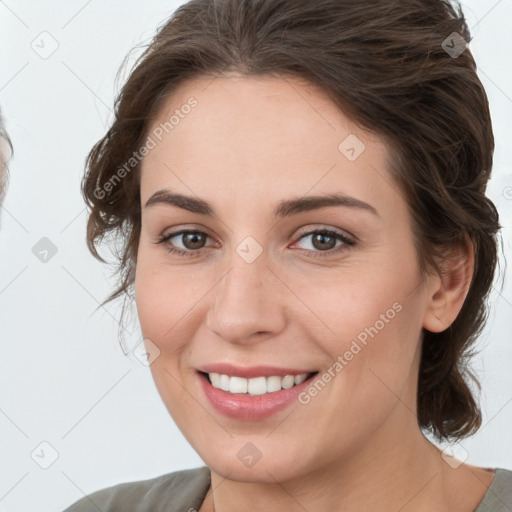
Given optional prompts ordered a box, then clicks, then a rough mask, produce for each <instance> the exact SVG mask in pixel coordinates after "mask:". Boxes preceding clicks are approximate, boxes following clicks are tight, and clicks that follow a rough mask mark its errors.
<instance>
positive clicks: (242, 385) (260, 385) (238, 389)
mask: <svg viewBox="0 0 512 512" xmlns="http://www.w3.org/2000/svg"><path fill="white" fill-rule="evenodd" d="M308 375H309V374H308V373H302V374H300V375H285V376H284V377H280V376H278V375H273V376H271V377H255V378H253V379H244V378H243V377H230V376H229V375H224V374H219V373H209V374H208V376H209V377H210V382H211V383H212V386H213V387H214V388H217V389H222V390H223V391H228V392H229V393H233V394H240V393H246V394H247V393H248V394H249V395H264V394H265V393H273V392H275V391H280V390H281V389H290V388H291V387H293V386H296V385H298V384H301V383H302V382H304V381H305V380H306V379H307V378H308Z"/></svg>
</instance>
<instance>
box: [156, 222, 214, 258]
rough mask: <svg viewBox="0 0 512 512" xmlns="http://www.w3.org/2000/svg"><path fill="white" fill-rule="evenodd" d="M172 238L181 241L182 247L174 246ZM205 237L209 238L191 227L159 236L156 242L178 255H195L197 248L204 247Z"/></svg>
mask: <svg viewBox="0 0 512 512" xmlns="http://www.w3.org/2000/svg"><path fill="white" fill-rule="evenodd" d="M173 238H176V240H177V241H181V244H182V245H183V246H184V248H183V249H181V248H179V247H176V242H171V241H172V240H173ZM207 238H210V237H209V236H208V235H207V234H206V233H204V232H202V231H194V230H191V229H182V230H180V231H175V232H173V233H169V234H167V235H164V236H162V237H160V238H159V239H158V241H157V243H158V244H164V246H165V248H166V250H167V251H169V252H170V253H173V254H178V255H180V256H196V255H197V253H198V250H199V249H202V248H203V247H204V243H205V241H206V239H207Z"/></svg>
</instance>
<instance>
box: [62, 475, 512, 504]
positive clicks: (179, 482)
mask: <svg viewBox="0 0 512 512" xmlns="http://www.w3.org/2000/svg"><path fill="white" fill-rule="evenodd" d="M495 471H496V475H495V477H494V479H493V481H492V483H491V485H490V487H489V489H488V490H487V492H486V493H485V496H484V498H483V500H482V501H481V502H480V505H478V507H477V508H476V510H475V511H474V512H512V471H508V470H506V469H496V470H495ZM209 486H210V470H209V469H208V467H206V466H202V467H200V468H195V469H187V470H183V471H175V472H173V473H168V474H166V475H162V476H159V477H157V478H152V479H150V480H141V481H138V482H127V483H123V484H117V485H114V486H112V487H107V488H105V489H101V490H99V491H96V492H93V493H92V494H89V495H88V496H85V497H83V498H81V499H80V500H78V501H77V502H75V503H74V504H73V505H71V506H70V507H68V508H67V509H66V510H64V512H97V511H98V510H101V512H129V511H133V512H195V511H197V510H199V509H200V508H201V505H202V503H203V501H204V498H205V496H206V493H207V491H208V488H209Z"/></svg>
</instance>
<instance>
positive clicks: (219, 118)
mask: <svg viewBox="0 0 512 512" xmlns="http://www.w3.org/2000/svg"><path fill="white" fill-rule="evenodd" d="M191 96H193V97H194V98H196V99H197V101H198V105H197V106H196V107H195V108H193V109H192V110H191V112H190V113H189V114H188V115H186V116H184V118H183V119H181V120H180V122H179V124H178V125H176V126H175V127H174V129H173V130H172V131H170V132H169V134H168V135H166V136H165V137H163V138H162V141H161V142H159V143H158V144H157V146H156V147H155V148H154V149H152V150H151V151H150V152H149V154H148V155H147V156H146V157H145V158H144V161H143V163H142V167H141V204H142V227H141V236H140V242H139V248H138V255H137V270H136V282H135V289H136V303H137V309H138V315H139V319H140V324H141V329H142V334H143V336H144V338H145V339H148V340H151V344H152V345H153V346H156V347H158V350H159V351H160V353H159V356H158V357H157V358H156V359H155V360H154V362H153V363H152V364H151V371H152V375H153V378H154V380H155V383H156V386H157V388H158V390H159V393H160V395H161V397H162V400H163V402H164V403H165V405H166V407H167V409H168V410H169V412H170V414H171V415H172V417H173V419H174V421H175V422H176V424H177V425H178V427H179V428H180V429H181V431H182V432H183V434H184V435H185V436H186V438H187V439H188V441H189V442H190V444H191V445H192V446H193V447H194V449H195V450H196V451H197V452H198V454H199V455H200V456H201V458H202V459H203V460H204V461H205V463H206V464H207V466H208V467H209V468H210V470H211V475H212V488H213V492H211V490H210V492H209V493H208V495H207V497H206V499H205V501H204V503H203V506H202V507H201V511H202V512H205V511H210V510H214V508H213V507H214V505H215V510H217V511H218V512H227V511H235V510H249V509H250V510H254V511H259V510H265V511H277V510H279V511H283V510H286V511H295V510H301V511H302V510H340V511H341V510H343V511H344V510H377V509H378V510H381V511H384V512H385V511H388V510H389V511H394V512H396V511H397V510H402V511H407V510H415V511H422V510H425V511H426V510H429V511H431V510H441V511H442V510H446V511H448V510H450V511H454V510H455V511H461V512H469V511H472V510H474V508H475V507H476V506H477V504H478V503H479V502H480V500H481V499H482V497H483V495H484V494H485V492H486V490H487V487H488V486H489V484H490V482H491V480H492V477H493V474H492V472H489V471H486V470H484V469H481V468H475V467H473V466H469V465H466V464H462V465H460V466H459V467H458V468H457V469H452V467H450V466H449V465H448V464H447V463H446V462H445V460H444V459H443V458H442V457H441V455H440V451H439V450H438V449H437V448H436V447H435V446H433V445H432V444H431V443H430V442H428V441H427V440H426V439H425V437H424V436H423V434H422V433H421V431H420V429H419V427H418V423H417V417H416V403H415V402H416V391H417V388H416V386H417V384H416V382H417V375H418V367H419V354H420V341H421V332H422V328H426V329H429V330H432V331H441V330H444V329H446V328H447V327H448V326H449V325H450V324H451V323H452V322H453V320H454V319H455V318H456V316H457V314H458V312H459V310H460V308H461V306H462V303H463V300H464V297H465V295H466V293H467V289H468V283H469V282H470V279H471V275H472V268H473V256H472V251H471V248H470V247H469V248H468V251H459V253H457V254H455V255H454V257H453V258H452V260H450V263H449V265H448V264H447V272H446V274H445V275H444V276H443V278H441V277H439V276H437V275H429V276H428V277H427V278H425V279H424V280H422V276H421V275H420V271H419V266H418V262H417V255H416V252H415V248H414V245H413V237H412V226H411V217H410V214H409V211H408V208H407V204H406V201H405V198H404V196H403V194H402V192H401V190H400V187H399V186H398V184H397V183H396V182H395V181H394V180H393V178H392V177H391V175H390V174H389V171H388V165H389V164H388V160H389V156H390V155H389V154H388V150H387V148H386V146H385V144H384V143H383V141H382V140H381V139H380V138H379V137H378V136H376V135H374V134H371V133H369V132H368V131H364V130H362V129H361V128H359V127H358V126H357V125H355V124H354V123H353V122H352V121H351V120H350V119H348V118H347V117H346V116H345V115H344V114H343V113H341V112H340V111H339V110H338V109H337V108H336V106H335V105H334V104H333V103H332V102H331V101H330V100H329V98H328V97H327V96H326V95H325V94H324V93H323V91H322V90H321V89H319V88H318V87H316V86H313V85H311V84H309V83H308V82H306V81H304V80H301V79H298V78H296V77H295V78H294V77H286V76H284V75H281V76H265V77H257V78H254V77H251V78H248V77H244V76H241V75H238V74H234V73H233V74H229V75H223V76H222V77H217V78H216V79H214V80H212V78H211V77H204V78H199V79H194V80H191V81H188V82H184V83H182V84H181V85H180V87H178V89H176V90H175V91H174V93H173V95H172V96H169V97H168V98H166V101H165V103H164V104H163V105H162V106H161V108H160V110H159V113H158V115H157V116H156V118H155V119H154V121H153V124H152V125H151V126H150V128H149V130H148V134H149V133H151V131H152V129H154V128H155V127H157V126H158V125H159V124H160V123H163V122H165V121H167V120H168V119H169V117H170V116H171V115H172V114H173V112H174V111H175V110H176V109H177V108H178V109H179V108H180V107H181V106H182V105H183V104H185V103H186V102H187V100H188V99H189V98H190V97H191ZM349 134H355V135H356V136H357V137H358V138H359V139H360V140H361V141H363V143H364V145H365V150H364V152H363V153H362V154H361V155H360V156H359V157H358V158H357V159H356V160H355V161H349V160H348V159H347V158H346V157H345V155H344V154H342V153H341V152H340V151H339V150H338V146H339V144H340V143H341V142H342V141H343V140H344V139H345V138H346V137H347V136H348V135H349ZM164 189H166V190H169V191H172V192H178V193H182V194H186V195H189V196H192V197H194V198H201V199H203V200H205V201H207V202H208V203H210V204H211V205H212V207H213V208H214V210H215V215H214V216H207V215H202V214H198V213H192V212H189V211H186V210H184V209H181V208H179V207H177V206H174V205H169V204H162V203H159V204H154V205H152V206H148V207H145V205H146V202H147V201H148V199H149V198H150V197H152V196H153V194H155V192H157V191H160V190H164ZM333 192H336V193H343V194H346V195H349V196H351V197H354V198H357V199H359V200H361V201H364V202H365V203H367V204H369V205H371V206H372V207H373V208H374V209H375V210H376V211H377V214H374V213H372V212H371V211H369V210H368V209H362V208H351V207H347V206H343V207H339V206H335V207H326V208H322V209H318V210H313V211H308V212H301V213H299V214H296V215H292V216H289V217H285V218H280V219H276V218H274V217H273V216H272V211H273V209H274V207H275V205H276V204H277V203H278V202H279V201H280V200H285V199H290V198H300V197H303V196H311V195H326V194H330V193H333ZM182 228H189V229H195V230H197V231H200V232H202V233H205V234H206V235H208V236H207V237H206V238H205V240H204V242H203V244H202V248H194V247H201V244H199V245H196V246H194V245H191V242H190V240H187V239H184V238H183V237H182V236H176V237H174V238H172V239H171V241H168V242H167V246H169V245H174V247H176V248H180V249H182V250H185V251H186V250H187V249H188V250H189V251H190V252H193V251H195V254H194V255H192V256H179V255H175V254H171V253H169V251H168V250H167V249H166V245H165V244H162V243H160V244H158V243H156V242H158V240H159V238H160V237H162V236H164V235H167V234H169V233H172V232H176V231H179V229H182ZM317 228H324V229H330V230H334V231H337V232H341V233H344V232H345V233H349V234H351V235H352V236H353V237H356V239H357V242H356V244H355V245H343V250H341V251H338V252H335V251H336V249H337V248H338V247H340V246H342V242H339V241H337V242H331V245H329V246H328V247H327V248H323V249H322V247H320V248H318V245H316V246H315V245H314V244H313V239H314V235H311V234H310V235H306V236H305V237H304V238H302V239H300V236H301V235H303V234H305V233H307V232H310V231H311V230H313V229H317ZM247 236H251V237H253V238H254V239H255V240H256V241H257V242H258V244H259V245H260V246H261V248H262V250H263V252H262V253H261V255H260V256H259V257H257V258H256V259H255V260H254V261H253V262H252V263H247V262H246V261H245V260H244V259H242V258H241V257H240V256H239V254H238V253H237V252H236V248H237V246H238V245H239V244H240V243H241V242H242V241H243V240H244V239H245V238H246V237H247ZM185 244H188V245H185ZM190 247H192V248H191V249H190ZM308 250H309V251H310V252H314V253H315V255H316V256H318V257H315V256H314V255H311V254H310V253H308ZM329 253H330V254H329ZM395 303H399V304H400V305H401V306H402V309H401V311H400V312H399V313H397V314H396V315H395V316H394V318H393V319H392V320H389V322H387V323H386V324H385V327H384V328H382V329H380V330H379V332H378V334H377V335H376V336H375V337H374V338H372V339H370V340H369V341H368V344H367V345H366V346H365V347H364V348H363V349H362V350H361V351H360V352H359V353H358V354H357V355H355V356H354V357H353V359H352V360H351V361H350V362H349V363H348V364H347V365H346V366H344V367H343V369H342V370H341V371H340V372H338V373H337V374H336V377H335V378H333V379H332V380H331V382H329V384H328V385H327V386H325V388H324V389H323V390H322V391H321V392H320V393H318V395H317V396H315V397H314V398H313V399H311V401H310V402H309V403H308V404H307V405H302V404H300V403H298V402H297V403H294V404H292V405H291V406H290V407H288V408H287V409H285V410H284V411H281V412H280V413H278V414H276V415H274V416H273V417H271V418H269V419H266V420H261V421H249V422H248V421H242V420H235V419H228V418H226V417H224V416H223V415H221V414H219V413H217V412H216V411H215V410H214V409H213V408H212V406H211V405H210V403H209V402H208V400H207V398H206V397H205V396H204V393H203V391H202V389H201V388H200V387H199V385H198V378H197V375H196V372H195V369H196V368H197V367H198V366H200V365H202V364H206V363H213V362H216V363H219V362H228V363H232V364H235V365H239V366H252V365H258V364H269V365H275V366H284V367H292V368H299V369H312V368H313V369H317V370H318V371H320V374H322V373H323V372H325V371H327V370H328V368H329V367H332V365H333V363H334V362H335V361H336V358H337V356H338V355H343V354H344V353H345V351H346V350H348V349H349V348H350V346H351V343H352V340H354V339H356V337H357V335H358V334H359V333H361V332H362V331H364V329H365V328H368V327H370V326H374V325H375V323H376V321H377V320H379V318H381V316H380V315H382V314H384V313H385V312H386V311H387V310H389V309H390V308H392V305H393V304H395ZM248 442H250V443H253V444H254V445H255V446H256V447H257V449H258V450H259V451H260V452H261V454H262V456H261V459H260V460H259V461H258V462H257V463H256V464H255V465H254V466H252V467H246V466H245V465H244V464H242V463H241V461H240V460H239V458H238V457H237V452H238V451H239V450H240V449H241V448H242V447H244V446H245V445H246V443H248Z"/></svg>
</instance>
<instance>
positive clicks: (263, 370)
mask: <svg viewBox="0 0 512 512" xmlns="http://www.w3.org/2000/svg"><path fill="white" fill-rule="evenodd" d="M197 369H198V370H199V371H200V372H204V373H220V374H223V375H229V376H230V377H231V376H233V377H243V378H244V379H252V378H254V377H271V376H272V375H277V376H279V377H284V376H285V375H301V374H302V373H313V372H315V371H317V370H314V369H313V370H307V369H306V370H300V369H296V368H295V369H294V368H280V367H277V366H248V367H245V368H244V367H242V366H234V365H232V364H229V363H217V364H206V365H204V366H201V367H200V368H197ZM276 393H278V391H276Z"/></svg>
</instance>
